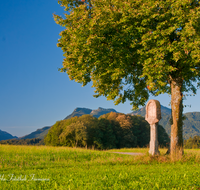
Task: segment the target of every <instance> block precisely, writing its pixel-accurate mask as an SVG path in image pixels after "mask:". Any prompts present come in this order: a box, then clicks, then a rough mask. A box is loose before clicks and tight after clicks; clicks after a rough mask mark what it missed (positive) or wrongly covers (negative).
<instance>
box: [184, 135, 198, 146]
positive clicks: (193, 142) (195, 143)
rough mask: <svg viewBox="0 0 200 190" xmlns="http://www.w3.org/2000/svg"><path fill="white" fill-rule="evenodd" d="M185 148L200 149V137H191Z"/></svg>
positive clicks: (186, 141) (185, 142)
mask: <svg viewBox="0 0 200 190" xmlns="http://www.w3.org/2000/svg"><path fill="white" fill-rule="evenodd" d="M184 147H185V148H200V136H194V137H193V138H192V137H190V138H189V139H187V140H184Z"/></svg>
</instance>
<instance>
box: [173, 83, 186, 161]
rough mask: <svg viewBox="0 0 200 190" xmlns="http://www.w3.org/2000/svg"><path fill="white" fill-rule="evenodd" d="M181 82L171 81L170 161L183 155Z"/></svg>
mask: <svg viewBox="0 0 200 190" xmlns="http://www.w3.org/2000/svg"><path fill="white" fill-rule="evenodd" d="M182 83H183V82H182V80H172V81H171V108H172V125H171V147H170V153H171V159H172V160H174V161H175V160H179V159H181V157H182V155H183V121H182V115H183V104H182V100H183V99H182Z"/></svg>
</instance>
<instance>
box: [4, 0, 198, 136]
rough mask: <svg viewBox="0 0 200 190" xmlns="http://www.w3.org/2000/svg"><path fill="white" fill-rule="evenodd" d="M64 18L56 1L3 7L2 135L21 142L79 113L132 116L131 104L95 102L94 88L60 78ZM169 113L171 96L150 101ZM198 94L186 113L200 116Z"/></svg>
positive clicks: (27, 0) (25, 0)
mask: <svg viewBox="0 0 200 190" xmlns="http://www.w3.org/2000/svg"><path fill="white" fill-rule="evenodd" d="M53 13H56V14H58V15H63V13H64V10H63V8H62V7H60V5H58V2H57V0H42V1H41V0H17V1H16V0H7V1H0V90H1V91H0V129H1V130H3V131H6V132H9V133H10V134H12V135H16V136H18V137H21V136H24V135H26V134H29V133H31V132H33V131H35V130H37V129H39V128H42V127H44V126H51V125H53V124H54V123H55V122H56V121H58V120H62V119H64V118H65V117H66V116H67V115H69V114H70V113H71V112H73V110H74V109H75V108H76V107H85V108H90V109H97V108H98V107H103V108H114V109H116V111H118V112H122V113H130V112H131V105H130V102H126V103H125V104H120V105H118V106H115V105H114V103H113V101H107V100H106V98H105V97H100V98H94V97H93V94H94V89H92V88H91V84H89V85H87V86H86V87H81V84H78V83H75V82H73V81H70V80H69V78H68V76H67V74H65V73H60V72H59V71H58V68H61V67H62V60H63V56H62V54H63V53H62V50H61V49H60V48H58V47H57V46H56V44H57V41H58V39H59V32H60V31H62V30H63V28H61V27H60V26H58V25H57V24H56V23H55V22H54V20H53V15H52V14H53ZM150 99H157V100H159V101H160V103H161V104H162V105H163V106H166V107H169V108H170V105H169V103H170V96H169V95H166V94H165V95H160V96H158V97H150ZM199 100H200V90H198V91H197V95H196V96H194V97H193V96H192V97H188V98H187V100H185V101H184V104H185V105H191V108H190V107H186V108H184V113H185V112H193V111H198V112H200V101H199Z"/></svg>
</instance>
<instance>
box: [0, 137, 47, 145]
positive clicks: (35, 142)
mask: <svg viewBox="0 0 200 190" xmlns="http://www.w3.org/2000/svg"><path fill="white" fill-rule="evenodd" d="M0 144H8V145H44V140H42V139H39V138H33V139H9V140H1V141H0Z"/></svg>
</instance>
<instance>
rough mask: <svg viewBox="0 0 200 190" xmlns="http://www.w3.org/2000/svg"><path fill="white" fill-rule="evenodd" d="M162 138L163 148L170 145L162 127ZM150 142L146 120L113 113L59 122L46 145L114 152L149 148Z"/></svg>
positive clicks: (160, 128)
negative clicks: (121, 149) (123, 149)
mask: <svg viewBox="0 0 200 190" xmlns="http://www.w3.org/2000/svg"><path fill="white" fill-rule="evenodd" d="M158 136H159V138H158V141H159V143H160V145H161V146H166V145H167V143H169V137H168V135H167V134H166V132H165V130H164V128H163V127H162V126H159V127H158ZM149 140H150V128H149V124H148V123H147V122H146V121H145V120H144V118H143V117H141V116H130V115H125V114H121V113H115V112H111V113H108V114H105V115H102V116H100V117H99V118H98V119H97V118H96V117H93V116H91V115H83V116H81V117H74V118H71V119H67V120H62V121H58V122H56V124H55V125H53V126H52V128H51V129H50V130H49V133H48V134H47V135H46V137H45V139H44V142H45V144H46V145H53V146H68V147H89V148H92V147H93V148H96V149H113V148H124V147H127V148H130V147H137V146H139V147H145V146H148V144H149Z"/></svg>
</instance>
